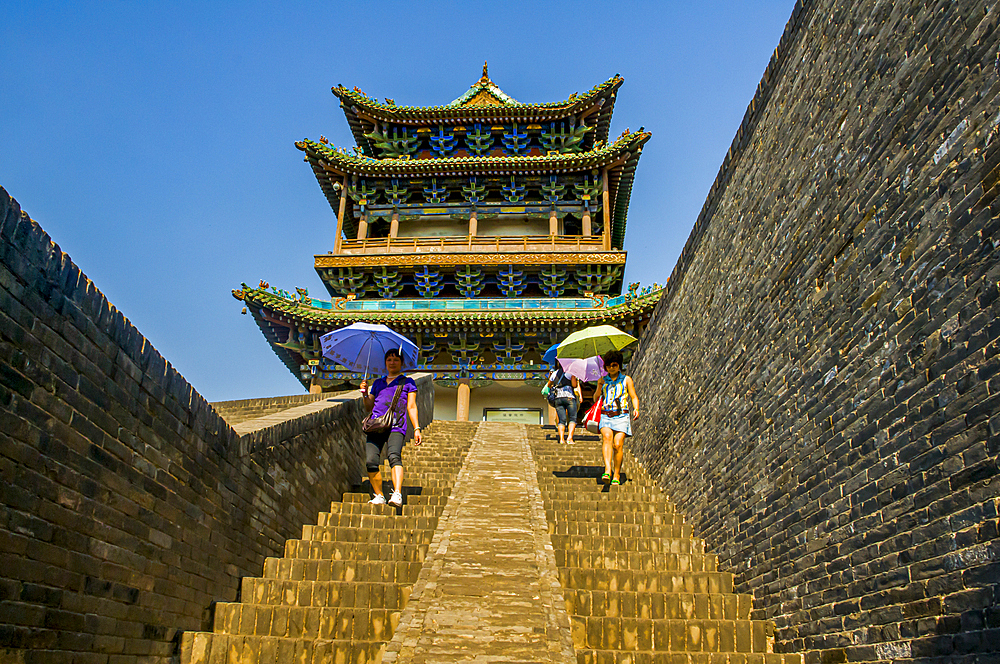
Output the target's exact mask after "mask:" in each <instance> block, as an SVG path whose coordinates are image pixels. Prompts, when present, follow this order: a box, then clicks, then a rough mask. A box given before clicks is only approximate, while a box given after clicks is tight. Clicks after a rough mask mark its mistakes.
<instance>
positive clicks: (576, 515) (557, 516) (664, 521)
mask: <svg viewBox="0 0 1000 664" xmlns="http://www.w3.org/2000/svg"><path fill="white" fill-rule="evenodd" d="M545 517H546V518H547V519H548V520H549V522H550V523H551V522H557V523H561V522H570V521H577V522H581V521H582V522H584V523H591V522H599V523H618V524H642V525H647V526H659V525H667V526H670V525H673V526H683V525H684V517H683V516H681V515H680V514H658V513H650V512H615V511H610V510H607V511H605V510H600V511H597V510H581V509H568V510H567V509H560V510H553V509H548V508H546V509H545Z"/></svg>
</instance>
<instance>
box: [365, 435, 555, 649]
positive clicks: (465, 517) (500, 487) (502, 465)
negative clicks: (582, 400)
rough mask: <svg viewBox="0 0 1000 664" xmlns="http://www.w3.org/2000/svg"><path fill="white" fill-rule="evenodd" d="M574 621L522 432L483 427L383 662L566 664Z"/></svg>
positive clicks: (467, 459) (529, 452)
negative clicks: (570, 622)
mask: <svg viewBox="0 0 1000 664" xmlns="http://www.w3.org/2000/svg"><path fill="white" fill-rule="evenodd" d="M569 627H570V626H569V619H568V615H567V614H566V610H565V606H564V601H563V598H562V593H561V589H560V585H559V580H558V576H557V568H556V561H555V558H554V556H553V555H552V548H551V544H550V540H549V537H548V533H547V523H546V518H545V512H544V508H543V506H542V501H541V494H540V492H539V489H538V485H537V483H536V482H535V477H534V464H533V462H532V459H531V450H530V448H529V447H528V444H527V437H526V435H525V428H524V426H523V425H519V424H489V423H483V424H481V425H479V428H478V431H477V433H476V436H475V439H474V440H473V444H472V448H471V449H470V450H469V454H468V456H467V457H466V461H465V465H464V467H463V468H462V471H461V473H460V474H459V477H458V481H457V482H456V485H455V490H454V491H453V493H452V499H451V501H450V502H449V503H448V506H447V507H446V508H445V511H444V513H443V514H442V516H441V518H440V521H439V526H438V531H437V532H436V533H435V535H434V541H433V543H432V544H431V549H430V553H429V555H428V558H427V561H426V564H425V567H424V570H423V572H422V573H421V575H420V580H419V581H418V582H417V585H416V586H415V588H414V591H413V596H412V598H411V602H410V604H409V605H408V606H407V608H406V610H405V611H404V614H403V618H402V620H401V622H400V626H399V629H398V631H397V632H396V633H395V636H394V638H393V640H392V642H391V643H390V644H389V646H388V648H387V651H386V654H385V658H384V659H383V661H384V662H387V663H388V662H400V663H403V662H407V663H414V664H425V663H430V662H462V661H469V662H477V663H479V662H483V663H485V662H529V661H530V662H561V663H565V664H570V663H571V662H572V661H573V658H574V652H573V645H572V641H571V638H570V629H569Z"/></svg>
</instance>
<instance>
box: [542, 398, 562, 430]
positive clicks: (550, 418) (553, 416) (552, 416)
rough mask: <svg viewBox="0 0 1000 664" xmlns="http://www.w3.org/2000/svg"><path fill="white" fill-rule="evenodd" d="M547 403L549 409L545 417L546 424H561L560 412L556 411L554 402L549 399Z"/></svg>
mask: <svg viewBox="0 0 1000 664" xmlns="http://www.w3.org/2000/svg"><path fill="white" fill-rule="evenodd" d="M545 405H546V406H547V407H548V409H547V411H546V413H545V417H546V421H545V423H546V424H552V425H555V424H559V414H558V413H556V409H555V406H553V405H552V404H550V403H549V402H548V401H546V402H545Z"/></svg>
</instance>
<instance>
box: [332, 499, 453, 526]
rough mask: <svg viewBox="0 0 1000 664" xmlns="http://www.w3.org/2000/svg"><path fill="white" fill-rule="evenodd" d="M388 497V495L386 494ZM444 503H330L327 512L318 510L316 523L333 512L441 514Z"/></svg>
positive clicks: (402, 514)
mask: <svg viewBox="0 0 1000 664" xmlns="http://www.w3.org/2000/svg"><path fill="white" fill-rule="evenodd" d="M386 498H388V496H386ZM443 510H444V505H427V504H420V503H407V502H404V503H403V507H402V508H397V507H396V506H394V505H389V504H388V503H386V504H385V505H372V504H371V503H367V502H365V503H332V504H331V505H330V511H329V512H320V513H319V518H318V525H321V526H322V525H326V523H325V521H326V520H328V519H329V518H330V516H331V515H333V514H374V515H387V516H393V515H397V514H398V515H401V516H432V517H437V516H441V512H442V511H443Z"/></svg>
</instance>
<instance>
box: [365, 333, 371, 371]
mask: <svg viewBox="0 0 1000 664" xmlns="http://www.w3.org/2000/svg"><path fill="white" fill-rule="evenodd" d="M371 342H372V339H369V340H368V357H366V358H365V378H364V380H368V363H369V362H371V359H372V344H371Z"/></svg>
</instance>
